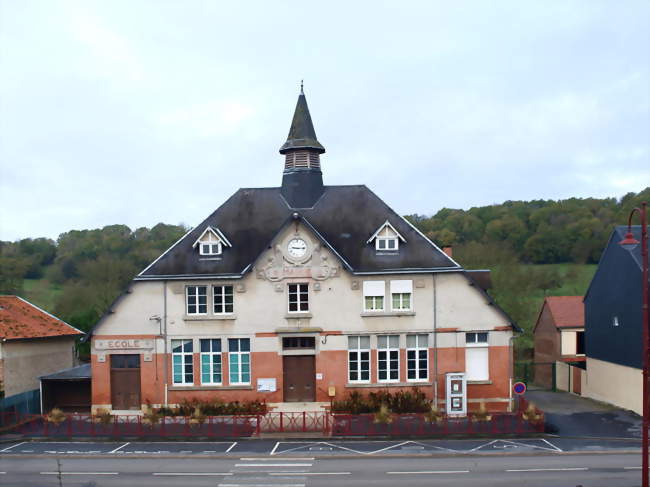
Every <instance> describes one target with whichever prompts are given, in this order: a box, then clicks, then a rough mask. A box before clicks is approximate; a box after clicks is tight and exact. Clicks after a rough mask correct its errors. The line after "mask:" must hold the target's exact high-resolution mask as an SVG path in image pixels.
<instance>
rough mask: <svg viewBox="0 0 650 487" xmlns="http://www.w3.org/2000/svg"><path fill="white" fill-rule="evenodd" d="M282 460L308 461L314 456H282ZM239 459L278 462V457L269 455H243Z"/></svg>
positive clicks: (243, 460)
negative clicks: (258, 456)
mask: <svg viewBox="0 0 650 487" xmlns="http://www.w3.org/2000/svg"><path fill="white" fill-rule="evenodd" d="M282 460H295V461H299V462H306V461H309V460H314V457H282ZM239 461H241V462H277V459H276V458H268V457H261V458H256V457H243V458H240V459H239Z"/></svg>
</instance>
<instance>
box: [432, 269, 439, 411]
mask: <svg viewBox="0 0 650 487" xmlns="http://www.w3.org/2000/svg"><path fill="white" fill-rule="evenodd" d="M431 278H432V282H433V405H434V406H435V408H436V409H438V331H437V324H436V313H437V306H436V304H437V303H436V275H435V274H432V275H431Z"/></svg>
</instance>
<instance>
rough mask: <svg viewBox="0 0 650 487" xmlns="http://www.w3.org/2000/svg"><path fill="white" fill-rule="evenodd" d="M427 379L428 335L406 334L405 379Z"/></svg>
mask: <svg viewBox="0 0 650 487" xmlns="http://www.w3.org/2000/svg"><path fill="white" fill-rule="evenodd" d="M428 379H429V336H428V335H426V334H421V335H406V380H407V381H423V380H428Z"/></svg>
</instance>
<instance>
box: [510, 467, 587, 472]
mask: <svg viewBox="0 0 650 487" xmlns="http://www.w3.org/2000/svg"><path fill="white" fill-rule="evenodd" d="M581 470H589V469H588V468H587V467H567V468H518V469H514V468H513V469H510V470H506V472H577V471H581Z"/></svg>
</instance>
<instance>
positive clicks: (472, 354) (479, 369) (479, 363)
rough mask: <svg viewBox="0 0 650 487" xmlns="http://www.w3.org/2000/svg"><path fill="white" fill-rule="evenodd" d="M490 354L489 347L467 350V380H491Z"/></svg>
mask: <svg viewBox="0 0 650 487" xmlns="http://www.w3.org/2000/svg"><path fill="white" fill-rule="evenodd" d="M488 353H489V349H488V347H480V348H478V347H472V348H466V349H465V373H466V374H467V380H488V379H489V378H490V367H489V362H488Z"/></svg>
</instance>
